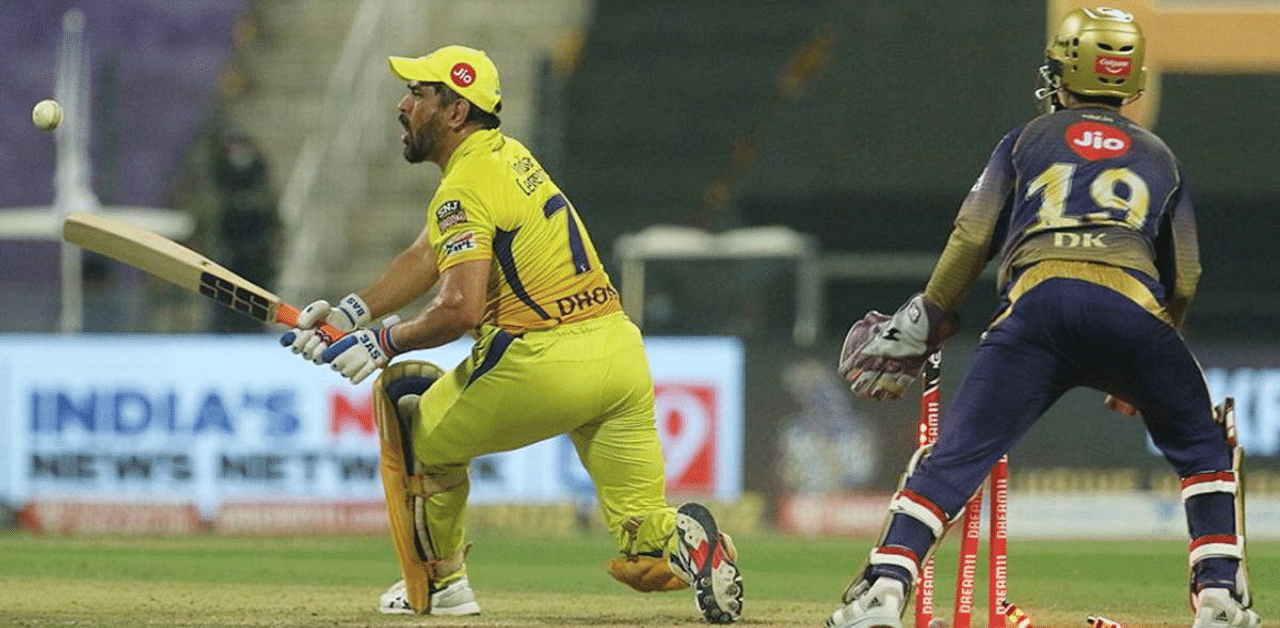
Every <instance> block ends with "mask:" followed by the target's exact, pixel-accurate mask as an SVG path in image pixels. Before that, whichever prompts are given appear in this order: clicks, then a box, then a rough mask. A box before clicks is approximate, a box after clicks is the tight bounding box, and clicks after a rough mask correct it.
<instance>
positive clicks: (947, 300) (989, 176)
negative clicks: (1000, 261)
mask: <svg viewBox="0 0 1280 628" xmlns="http://www.w3.org/2000/svg"><path fill="white" fill-rule="evenodd" d="M1017 138H1018V134H1017V133H1010V134H1008V135H1006V136H1005V137H1004V138H1003V139H1001V141H1000V144H999V145H997V146H996V149H995V151H993V152H992V154H991V157H990V159H988V160H987V164H986V167H985V168H983V170H982V174H981V175H980V176H979V177H978V180H977V181H976V182H974V184H973V187H972V188H970V189H969V193H968V194H967V195H966V196H965V199H964V202H963V203H962V204H961V205H960V211H959V212H958V213H957V214H956V219H955V224H954V225H953V226H952V229H951V234H950V235H949V236H948V237H947V245H946V247H945V248H943V250H942V255H940V256H939V257H938V263H937V264H936V265H935V266H934V268H933V273H932V274H930V276H929V283H928V284H927V285H926V286H925V290H924V296H925V298H926V299H928V300H929V302H931V303H933V304H935V305H937V306H938V307H939V308H941V309H942V311H943V312H945V313H946V314H947V316H948V317H954V316H956V315H957V314H958V312H959V311H960V307H961V305H963V304H964V302H965V300H966V299H967V298H968V296H969V292H970V291H971V290H972V289H973V285H974V283H975V282H976V281H977V279H978V275H979V274H981V273H982V269H983V268H985V267H986V265H987V262H989V261H990V260H991V258H992V257H993V256H994V254H995V252H996V251H995V247H994V245H993V243H994V242H995V241H996V232H997V230H998V228H999V225H1000V223H1001V219H1002V218H1003V217H1004V214H1005V212H1006V211H1007V210H1008V209H1009V208H1010V205H1009V203H1008V202H1007V201H1008V199H1009V194H1010V193H1011V191H1012V189H1013V184H1014V179H1015V173H1014V169H1013V146H1014V144H1015V142H1016V141H1017Z"/></svg>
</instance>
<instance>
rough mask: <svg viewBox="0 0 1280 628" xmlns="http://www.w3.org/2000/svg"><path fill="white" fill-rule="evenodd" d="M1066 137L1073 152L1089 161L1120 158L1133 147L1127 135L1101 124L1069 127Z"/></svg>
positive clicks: (1087, 123) (1091, 123)
mask: <svg viewBox="0 0 1280 628" xmlns="http://www.w3.org/2000/svg"><path fill="white" fill-rule="evenodd" d="M1064 137H1065V139H1066V140H1067V146H1069V147H1071V150H1073V151H1075V153H1076V154H1077V155H1079V156H1081V157H1084V158H1085V159H1088V160H1089V161H1097V160H1099V159H1108V158H1111V157H1119V156H1121V155H1123V154H1125V153H1127V152H1129V147H1130V146H1133V140H1132V139H1130V138H1129V135H1128V134H1127V133H1125V132H1124V131H1121V130H1120V129H1117V128H1116V127H1113V126H1111V125H1109V124H1102V123H1101V122H1077V123H1075V124H1073V125H1071V126H1069V127H1067V132H1066V134H1065V135H1064Z"/></svg>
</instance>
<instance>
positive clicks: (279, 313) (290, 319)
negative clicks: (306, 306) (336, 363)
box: [276, 303, 346, 344]
mask: <svg viewBox="0 0 1280 628" xmlns="http://www.w3.org/2000/svg"><path fill="white" fill-rule="evenodd" d="M298 314H299V312H298V308H296V307H293V306H292V305H289V304H288V303H281V304H280V307H279V308H277V309H276V322H277V323H280V324H282V325H288V326H289V327H297V326H298ZM318 330H319V331H320V333H322V334H324V335H326V336H328V339H327V340H326V341H325V343H326V344H333V341H335V340H337V339H339V338H341V337H343V336H345V335H346V334H344V333H342V331H340V330H339V329H338V328H337V327H334V326H333V325H330V324H329V323H320V327H319V328H318Z"/></svg>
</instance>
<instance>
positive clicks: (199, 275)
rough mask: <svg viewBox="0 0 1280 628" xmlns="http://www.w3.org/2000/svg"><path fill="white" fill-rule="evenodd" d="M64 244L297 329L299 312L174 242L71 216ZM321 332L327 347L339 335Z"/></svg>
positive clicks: (108, 221)
mask: <svg viewBox="0 0 1280 628" xmlns="http://www.w3.org/2000/svg"><path fill="white" fill-rule="evenodd" d="M62 239H64V240H66V241H67V242H70V243H72V244H75V245H77V246H79V247H81V248H83V249H85V250H88V251H93V252H94V253H98V254H101V255H105V256H107V257H110V258H111V259H114V260H117V261H120V262H123V263H125V264H128V265H130V266H133V267H134V268H137V269H139V270H144V271H146V272H148V273H151V274H152V275H155V276H156V277H159V278H160V279H163V280H165V281H167V282H169V283H171V284H173V285H175V286H178V287H180V288H184V289H186V290H190V291H192V292H197V293H200V294H203V295H204V296H206V297H209V298H210V299H213V300H214V301H217V302H218V303H221V304H223V305H225V306H227V307H229V308H231V309H233V310H235V311H237V312H239V313H241V314H244V315H245V316H248V317H250V318H253V319H256V320H259V321H262V322H264V323H279V324H281V325H286V326H289V327H296V326H297V325H298V308H295V307H293V306H292V305H289V304H288V303H285V302H283V301H281V300H280V297H278V296H276V295H274V294H272V293H271V292H268V291H267V290H265V289H263V288H262V287H260V286H257V285H255V284H254V283H253V282H251V281H249V280H247V279H245V278H244V277H241V276H240V275H237V274H235V273H233V272H231V271H230V270H227V269H226V268H224V267H222V266H219V265H218V264H216V263H214V262H213V261H212V260H210V259H209V258H207V257H205V256H203V255H201V254H199V253H197V252H195V251H193V250H191V249H189V248H187V247H185V246H182V245H181V244H178V243H177V242H174V241H173V240H170V239H168V238H166V237H164V236H161V235H158V234H155V233H152V232H150V231H147V230H146V229H142V228H139V227H135V226H133V225H131V224H129V223H127V222H123V221H120V220H115V219H112V218H107V217H105V216H100V215H97V214H89V213H85V212H71V213H70V214H68V215H67V218H66V220H64V221H63V223H62ZM319 329H320V331H321V332H323V333H325V334H327V335H328V336H329V339H328V340H327V342H330V343H332V342H333V340H336V339H337V338H340V337H342V335H343V334H342V332H341V331H338V329H337V328H336V327H333V326H332V325H329V324H327V323H326V324H322V325H321V326H320V328H319Z"/></svg>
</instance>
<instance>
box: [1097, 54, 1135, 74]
mask: <svg viewBox="0 0 1280 628" xmlns="http://www.w3.org/2000/svg"><path fill="white" fill-rule="evenodd" d="M1093 71H1094V73H1096V74H1106V75H1108V76H1129V73H1130V72H1132V71H1133V59H1126V58H1124V57H1105V56H1101V55H1100V56H1098V59H1097V61H1095V62H1094V63H1093Z"/></svg>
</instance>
